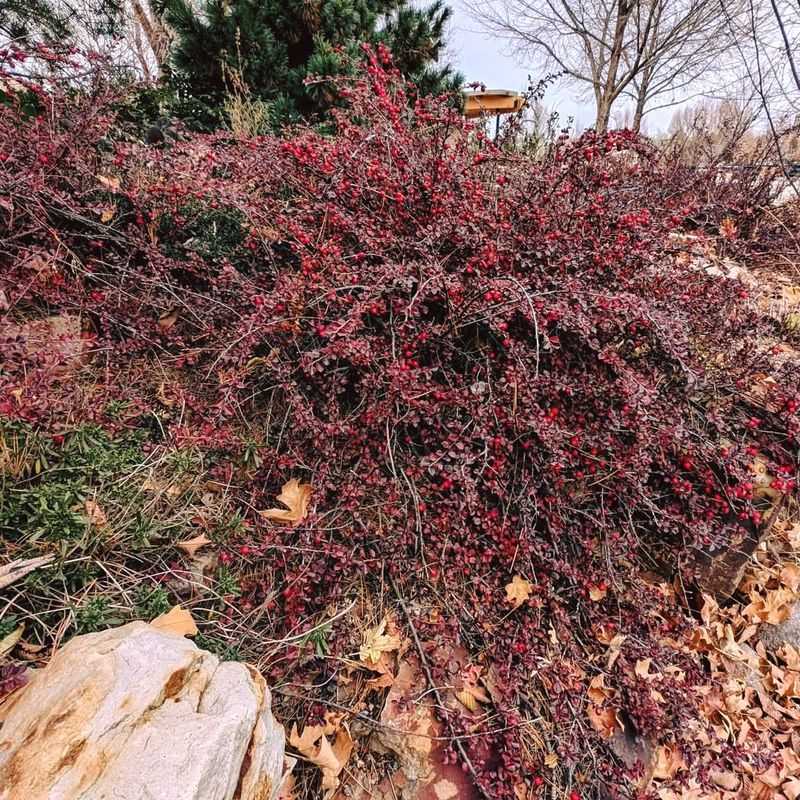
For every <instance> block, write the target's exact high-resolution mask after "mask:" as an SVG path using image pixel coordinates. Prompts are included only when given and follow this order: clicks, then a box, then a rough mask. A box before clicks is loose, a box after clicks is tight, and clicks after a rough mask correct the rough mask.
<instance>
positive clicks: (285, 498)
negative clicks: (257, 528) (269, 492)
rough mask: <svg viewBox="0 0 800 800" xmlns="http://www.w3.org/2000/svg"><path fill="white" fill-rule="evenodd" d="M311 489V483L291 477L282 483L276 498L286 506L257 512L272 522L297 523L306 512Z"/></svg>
mask: <svg viewBox="0 0 800 800" xmlns="http://www.w3.org/2000/svg"><path fill="white" fill-rule="evenodd" d="M312 491H313V487H312V486H311V484H308V483H300V481H298V480H297V478H292V479H291V480H290V481H287V482H286V483H285V484H284V485H283V488H282V489H281V493H280V494H279V495H278V498H277V499H278V502H279V503H283V504H284V505H285V506H286V508H269V509H267V510H266V511H259V512H258V513H259V515H260V516H262V517H263V518H264V519H269V520H272V521H273V522H286V523H290V524H291V525H297V524H298V523H300V522H302V521H303V520H304V519H305V518H306V515H307V514H308V505H309V503H310V502H311V493H312Z"/></svg>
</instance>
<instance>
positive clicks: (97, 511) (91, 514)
mask: <svg viewBox="0 0 800 800" xmlns="http://www.w3.org/2000/svg"><path fill="white" fill-rule="evenodd" d="M83 508H84V510H85V511H86V516H87V517H88V519H89V522H90V524H92V525H94V526H95V527H96V528H104V527H105V526H106V525H107V524H108V517H106V512H105V511H103V509H102V507H101V506H100V504H99V503H98V502H97V501H96V500H86V501H84V504H83Z"/></svg>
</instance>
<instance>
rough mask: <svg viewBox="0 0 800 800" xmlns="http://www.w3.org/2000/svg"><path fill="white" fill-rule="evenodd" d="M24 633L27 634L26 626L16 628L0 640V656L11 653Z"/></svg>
mask: <svg viewBox="0 0 800 800" xmlns="http://www.w3.org/2000/svg"><path fill="white" fill-rule="evenodd" d="M23 633H25V625H24V624H22V625H19V626H18V627H16V628H14V630H13V631H11V633H8V634H6V635H5V636H4V637H3V638H2V639H0V656H5V655H7V654H8V653H10V652H11V651H12V650H13V649H14V648H15V647H16V646H17V642H19V640H20V639H21V638H22V634H23Z"/></svg>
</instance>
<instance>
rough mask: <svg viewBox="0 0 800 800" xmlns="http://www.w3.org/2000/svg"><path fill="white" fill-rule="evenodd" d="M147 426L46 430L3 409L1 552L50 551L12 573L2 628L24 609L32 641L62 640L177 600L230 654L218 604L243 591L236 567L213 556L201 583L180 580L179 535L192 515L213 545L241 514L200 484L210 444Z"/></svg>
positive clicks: (227, 537) (237, 531)
mask: <svg viewBox="0 0 800 800" xmlns="http://www.w3.org/2000/svg"><path fill="white" fill-rule="evenodd" d="M106 411H109V409H106ZM110 411H114V412H117V413H119V414H124V412H125V408H124V405H119V406H118V407H116V406H115V407H114V408H113V409H110ZM112 416H113V414H112ZM149 436H150V433H149V432H148V431H147V430H141V429H140V430H134V431H129V432H126V433H121V434H117V435H115V436H111V435H109V434H108V433H107V432H105V431H104V430H102V429H101V428H99V427H98V426H95V425H83V426H79V427H76V428H75V429H73V430H71V431H68V432H67V433H65V434H64V436H63V439H58V440H56V441H51V440H49V439H45V438H44V437H42V436H40V435H39V434H38V433H37V432H36V431H35V430H34V429H33V428H31V427H30V426H28V425H25V424H21V423H18V422H12V421H10V420H7V419H3V418H1V417H0V562H1V561H7V560H12V559H15V558H28V557H33V556H38V555H43V554H52V555H55V556H56V560H55V561H54V563H53V564H52V565H51V566H49V567H47V568H43V569H39V570H36V571H35V572H33V573H31V574H30V575H28V576H26V577H25V578H24V579H23V580H21V581H19V582H18V583H16V584H14V586H13V590H12V591H11V592H9V593H8V594H9V600H8V601H7V602H4V604H0V632H2V631H4V630H6V629H8V630H13V629H14V628H16V626H17V625H18V624H19V623H20V622H22V621H24V622H26V638H27V639H28V640H29V641H32V642H37V643H46V642H48V641H50V640H52V639H54V638H56V635H57V636H58V637H59V638H60V639H61V640H62V641H63V640H64V639H65V638H69V637H70V636H72V635H75V634H81V633H91V632H94V631H99V630H104V629H106V628H109V627H114V626H116V625H120V624H123V623H125V622H129V621H131V620H134V619H141V620H145V621H150V620H152V619H154V618H155V617H157V616H159V615H160V614H163V613H165V612H166V611H168V610H169V609H170V608H171V607H172V606H173V605H174V604H176V603H182V604H184V605H188V606H189V607H190V608H192V611H193V614H194V615H195V618H196V621H197V623H198V625H199V626H200V627H201V630H202V631H203V634H204V637H205V638H204V641H207V642H208V643H209V647H210V648H211V649H213V650H214V652H217V653H219V654H222V653H225V654H226V657H229V656H230V654H231V653H233V654H235V648H234V649H231V648H232V644H231V642H230V641H228V639H227V638H226V637H227V634H226V633H225V630H224V628H223V625H224V624H225V622H226V619H227V620H229V619H230V615H229V614H228V615H227V616H226V614H225V613H223V612H224V611H225V609H226V608H227V607H228V606H229V603H230V602H231V600H232V599H234V598H236V597H238V596H239V595H240V594H241V588H240V585H239V578H238V576H237V575H236V574H235V573H234V572H233V571H232V570H231V569H229V568H227V567H225V566H223V565H215V564H214V563H213V562H212V563H211V564H209V565H207V567H206V572H205V573H203V574H204V580H205V582H206V584H207V585H205V586H202V585H201V586H198V585H196V584H197V581H196V579H194V578H193V579H192V580H193V581H194V583H195V585H194V586H192V585H191V584H187V582H186V579H185V577H182V576H185V575H186V574H188V573H189V572H191V570H192V568H193V567H192V564H191V563H190V561H189V560H188V558H187V557H186V556H185V555H184V554H182V553H181V552H180V551H179V550H178V549H176V547H175V544H176V542H178V541H180V540H182V539H188V538H191V537H193V536H196V535H197V534H198V532H199V529H198V524H199V523H198V520H202V525H203V530H204V531H205V532H206V534H207V535H208V536H209V538H210V539H211V540H212V541H213V542H214V544H215V546H216V547H217V548H218V547H219V546H224V545H225V544H226V543H229V542H235V541H236V539H237V537H239V536H241V535H242V534H243V532H244V527H243V517H242V515H241V513H240V512H239V510H238V509H237V508H236V507H235V505H234V502H233V500H232V499H231V498H230V497H229V496H228V495H226V494H225V493H224V492H222V493H219V492H217V493H210V492H209V491H208V489H207V488H206V481H207V479H208V469H209V467H210V466H212V465H213V457H212V456H209V455H208V454H204V453H201V452H199V451H198V450H195V449H192V448H170V447H167V446H165V445H161V444H158V443H155V442H151V441H149V439H148V437H149ZM145 445H147V447H146V446H145ZM212 552H214V551H213V550H212ZM195 569H196V567H195ZM181 587H182V588H181ZM3 599H4V601H6V596H5V595H4V598H3ZM0 635H2V634H0ZM237 657H238V655H237Z"/></svg>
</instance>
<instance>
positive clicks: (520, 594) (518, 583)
mask: <svg viewBox="0 0 800 800" xmlns="http://www.w3.org/2000/svg"><path fill="white" fill-rule="evenodd" d="M531 591H533V584H532V583H531V582H530V581H526V580H525V579H524V578H523V577H522V576H521V575H515V576H514V577H513V578H512V579H511V583H509V584H507V585H506V602H508V603H511V604H512V605H513V606H514V608H519V606H521V605H522V604H523V603H524V602H526V601H527V600H528V599H529V598H530V596H531Z"/></svg>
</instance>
